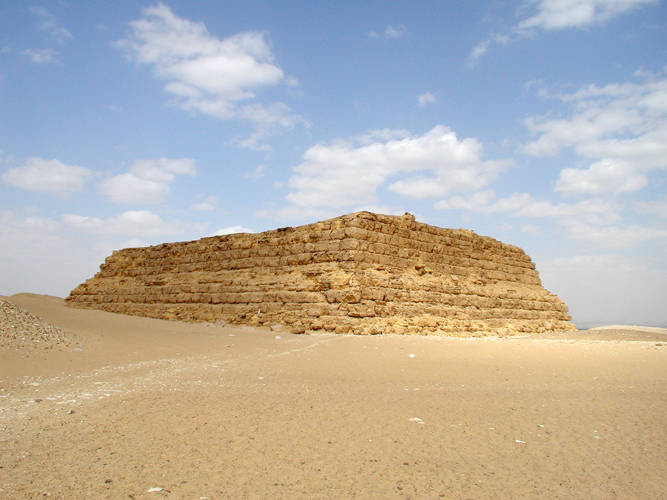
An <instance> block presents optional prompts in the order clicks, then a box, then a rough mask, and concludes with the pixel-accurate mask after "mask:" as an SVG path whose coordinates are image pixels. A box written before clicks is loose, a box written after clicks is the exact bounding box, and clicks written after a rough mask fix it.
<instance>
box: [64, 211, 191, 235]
mask: <svg viewBox="0 0 667 500" xmlns="http://www.w3.org/2000/svg"><path fill="white" fill-rule="evenodd" d="M62 220H63V222H65V224H67V225H68V226H71V227H73V228H76V229H79V230H81V231H86V232H91V233H95V234H105V235H125V236H159V235H171V234H178V233H180V232H181V228H180V227H179V226H178V225H177V224H175V223H170V222H166V221H164V220H163V219H162V218H161V217H160V216H159V215H157V214H154V213H153V212H149V211H147V210H128V211H127V212H123V213H121V214H119V215H116V216H113V217H109V218H107V219H100V218H98V217H89V216H83V215H75V214H65V215H63V216H62Z"/></svg>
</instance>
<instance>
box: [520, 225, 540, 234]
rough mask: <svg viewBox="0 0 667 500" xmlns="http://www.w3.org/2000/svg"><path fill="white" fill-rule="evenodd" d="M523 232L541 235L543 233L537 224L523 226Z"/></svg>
mask: <svg viewBox="0 0 667 500" xmlns="http://www.w3.org/2000/svg"><path fill="white" fill-rule="evenodd" d="M521 231H523V232H524V233H539V232H540V231H541V229H540V226H536V225H535V224H522V225H521Z"/></svg>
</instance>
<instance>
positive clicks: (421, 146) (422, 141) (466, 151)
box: [287, 125, 509, 209]
mask: <svg viewBox="0 0 667 500" xmlns="http://www.w3.org/2000/svg"><path fill="white" fill-rule="evenodd" d="M383 137H387V139H384V138H383ZM364 139H365V140H364V141H359V140H357V141H338V142H335V143H333V144H329V145H325V144H318V145H315V146H313V147H311V148H310V149H308V150H307V151H306V152H305V154H304V156H303V160H304V161H303V163H301V164H300V165H298V166H296V167H294V169H293V175H292V177H291V178H290V180H289V187H290V189H291V191H290V193H289V194H288V195H287V200H288V201H290V202H291V203H293V204H295V205H297V206H300V207H308V208H317V207H330V208H337V209H340V208H344V207H348V208H349V207H352V206H359V205H366V204H373V203H375V202H376V192H377V190H378V189H379V188H380V187H382V186H386V187H387V189H389V190H391V191H393V192H395V193H396V194H399V195H400V196H405V197H411V198H428V197H434V196H442V195H443V194H445V193H448V192H450V191H472V190H475V189H479V188H481V187H483V186H485V185H487V184H488V183H489V182H491V180H493V179H494V178H495V177H496V176H497V175H498V174H499V173H500V172H501V171H502V170H503V169H504V168H505V167H507V166H508V165H509V162H508V161H484V160H482V159H481V155H482V146H481V144H480V143H479V142H478V141H477V140H476V139H474V138H466V139H459V138H458V137H457V136H456V134H455V133H454V132H453V131H452V130H450V129H449V128H447V127H445V126H442V125H439V126H436V127H434V128H433V129H432V130H430V131H428V132H427V133H425V134H423V135H420V136H414V135H407V136H405V135H404V133H403V132H401V133H400V134H398V135H395V134H392V133H390V132H389V131H386V130H385V131H381V133H379V134H378V133H377V131H376V133H374V134H367V135H366V136H364ZM396 177H401V178H399V179H396V180H395V181H394V182H392V183H391V184H388V185H387V183H388V182H389V181H390V180H391V179H392V178H396Z"/></svg>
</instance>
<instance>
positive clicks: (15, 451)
mask: <svg viewBox="0 0 667 500" xmlns="http://www.w3.org/2000/svg"><path fill="white" fill-rule="evenodd" d="M8 300H9V301H11V302H12V303H13V304H15V305H16V306H18V307H20V308H21V310H23V311H26V312H27V313H30V314H32V315H35V316H37V317H39V318H41V320H43V324H42V323H39V325H42V326H39V325H38V326H39V328H41V330H40V334H39V335H36V336H34V337H25V338H24V337H21V336H20V335H18V336H14V337H12V339H10V340H7V339H5V340H7V341H6V342H4V341H3V342H4V343H3V344H2V345H1V346H0V441H1V442H0V498H44V497H45V496H47V497H48V496H50V497H52V498H135V499H140V498H147V499H150V498H158V497H171V498H194V499H203V498H210V499H219V498H290V499H291V498H665V492H666V491H667V447H666V446H665V445H666V438H667V426H665V422H667V384H666V382H667V356H666V352H665V344H666V343H667V335H665V332H663V331H656V330H644V329H641V328H640V329H627V328H624V327H616V328H615V329H606V330H605V329H602V330H595V331H584V332H568V333H565V334H549V335H532V336H524V337H512V338H502V339H501V338H494V337H482V338H449V337H436V336H400V335H378V336H347V335H334V334H322V335H294V334H291V333H288V332H286V331H280V330H279V329H277V328H275V329H273V330H272V329H269V328H250V327H233V326H224V325H210V324H202V323H198V324H190V323H180V322H169V321H163V320H155V319H146V318H138V317H130V316H123V315H118V314H112V313H107V312H102V311H95V310H81V309H72V308H68V307H65V305H64V304H63V300H62V299H60V298H57V297H47V296H38V295H30V294H20V295H15V296H13V297H11V298H9V299H8ZM25 318H27V319H26V321H33V322H34V321H36V320H34V319H30V318H32V316H25ZM35 324H37V323H35ZM35 328H37V327H35ZM12 335H14V334H12ZM50 339H51V340H50ZM37 341H39V342H37Z"/></svg>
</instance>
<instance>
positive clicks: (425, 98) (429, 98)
mask: <svg viewBox="0 0 667 500" xmlns="http://www.w3.org/2000/svg"><path fill="white" fill-rule="evenodd" d="M435 101H436V98H435V96H434V95H433V94H431V93H430V92H424V93H423V94H421V95H418V96H417V102H418V103H419V105H420V106H426V105H427V104H433V103H434V102H435Z"/></svg>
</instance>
